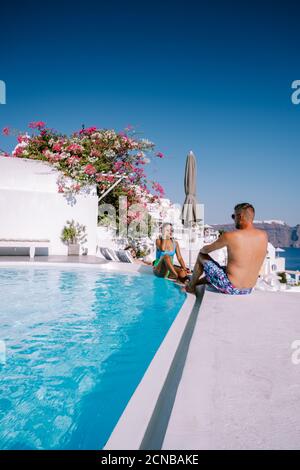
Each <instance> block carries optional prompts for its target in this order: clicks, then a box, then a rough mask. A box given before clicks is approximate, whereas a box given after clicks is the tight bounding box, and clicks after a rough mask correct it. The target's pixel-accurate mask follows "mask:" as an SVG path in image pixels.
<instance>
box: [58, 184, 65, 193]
mask: <svg viewBox="0 0 300 470" xmlns="http://www.w3.org/2000/svg"><path fill="white" fill-rule="evenodd" d="M58 192H59V193H64V192H65V190H64V187H63V186H62V185H61V184H59V185H58Z"/></svg>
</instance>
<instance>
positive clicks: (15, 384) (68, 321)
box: [0, 267, 185, 449]
mask: <svg viewBox="0 0 300 470" xmlns="http://www.w3.org/2000/svg"><path fill="white" fill-rule="evenodd" d="M0 290H1V302H0V321H1V330H0V341H2V344H4V343H5V345H6V363H4V364H2V365H0V449H100V448H102V447H103V446H104V444H105V443H106V441H107V439H108V437H109V435H110V433H111V431H112V429H113V427H114V426H115V424H116V422H117V421H118V418H119V417H120V415H121V413H122V411H123V410H124V408H125V406H126V404H127V403H128V401H129V399H130V397H131V395H132V393H133V392H134V390H135V388H136V386H137V385H138V383H139V381H140V380H141V378H142V376H143V374H144V372H145V370H146V369H147V367H148V365H149V363H150V361H151V359H152V358H153V356H154V354H155V352H156V351H157V349H158V347H159V345H160V343H161V342H162V340H163V338H164V336H165V335H166V332H167V331H168V329H169V327H170V325H171V324H172V322H173V320H174V318H175V316H176V314H177V313H178V311H179V309H180V307H181V306H182V304H183V302H184V300H185V295H184V294H183V293H182V292H181V291H180V289H179V288H177V287H176V286H175V285H174V284H173V283H171V282H169V281H166V280H164V279H158V278H155V277H154V276H151V275H140V274H115V273H109V272H105V271H98V270H95V269H84V268H79V269H74V268H73V269H69V268H66V269H65V268H59V269H58V268H54V267H52V268H51V267H47V268H42V267H39V268H36V267H32V268H30V267H28V268H18V269H12V268H9V267H6V268H1V269H0ZM3 341H4V343H3Z"/></svg>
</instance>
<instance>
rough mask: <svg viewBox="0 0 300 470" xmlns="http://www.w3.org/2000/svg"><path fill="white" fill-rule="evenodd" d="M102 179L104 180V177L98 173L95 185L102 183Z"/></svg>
mask: <svg viewBox="0 0 300 470" xmlns="http://www.w3.org/2000/svg"><path fill="white" fill-rule="evenodd" d="M104 179H105V178H104V176H103V175H102V174H101V173H99V174H98V175H96V181H97V183H100V181H104Z"/></svg>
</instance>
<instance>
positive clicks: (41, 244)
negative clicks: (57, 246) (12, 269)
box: [0, 238, 50, 258]
mask: <svg viewBox="0 0 300 470" xmlns="http://www.w3.org/2000/svg"><path fill="white" fill-rule="evenodd" d="M49 246H50V240H47V239H42V238H40V239H25V238H18V239H13V238H0V248H23V247H25V248H29V256H30V258H34V256H35V249H36V248H48V249H49Z"/></svg>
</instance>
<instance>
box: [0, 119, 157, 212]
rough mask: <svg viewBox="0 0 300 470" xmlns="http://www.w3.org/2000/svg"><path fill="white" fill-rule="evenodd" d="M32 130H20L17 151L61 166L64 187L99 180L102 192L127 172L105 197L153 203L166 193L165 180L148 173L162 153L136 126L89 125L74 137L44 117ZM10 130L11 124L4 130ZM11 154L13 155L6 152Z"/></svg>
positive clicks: (111, 200) (67, 189)
mask: <svg viewBox="0 0 300 470" xmlns="http://www.w3.org/2000/svg"><path fill="white" fill-rule="evenodd" d="M29 128H30V129H31V133H30V134H28V133H27V132H26V133H18V134H17V140H18V143H17V145H16V147H15V149H14V150H13V153H12V156H14V157H17V158H29V159H32V160H41V161H44V162H47V163H49V164H50V165H52V166H53V167H55V168H56V169H57V170H59V171H60V175H61V177H60V178H59V179H58V191H59V192H61V193H70V192H71V193H78V192H79V191H80V190H81V189H82V188H84V187H87V186H89V185H96V186H97V192H98V195H99V197H100V196H101V194H103V192H104V191H105V190H106V189H107V188H108V187H110V186H111V185H112V184H113V183H114V182H115V181H116V180H118V179H119V178H120V177H121V176H124V178H123V179H122V181H121V182H120V183H119V184H118V185H117V186H116V187H115V188H114V189H113V190H112V191H111V192H110V193H109V194H108V195H107V197H105V203H109V204H113V205H114V206H115V207H117V203H118V198H119V196H126V197H127V202H128V205H132V204H137V203H138V204H143V205H146V204H147V202H153V201H155V200H157V199H159V198H160V197H161V196H163V194H164V191H163V188H162V187H161V186H160V184H159V183H157V182H154V181H151V180H149V179H148V178H147V176H146V174H145V171H144V167H145V165H146V164H148V163H149V162H150V160H151V158H153V157H156V158H162V157H163V154H162V153H160V152H155V150H154V144H153V143H152V142H150V141H148V140H147V139H143V138H138V137H137V135H136V133H135V131H134V129H133V128H132V127H128V128H126V129H125V131H123V132H116V131H115V130H113V129H98V128H97V127H89V128H83V129H82V130H80V131H78V132H75V133H73V134H72V135H70V136H67V135H63V134H60V133H59V132H57V131H55V130H53V129H49V128H47V127H46V125H45V123H44V122H42V121H39V122H32V123H30V124H29ZM2 132H3V134H4V135H9V134H10V133H11V132H10V129H9V128H4V129H3V131H2ZM6 155H7V154H6Z"/></svg>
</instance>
